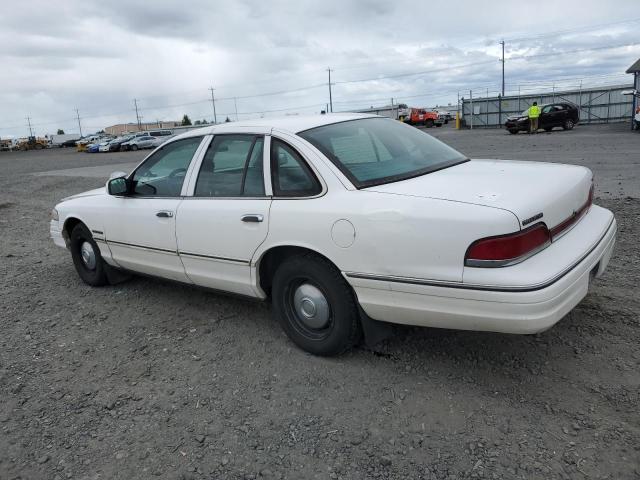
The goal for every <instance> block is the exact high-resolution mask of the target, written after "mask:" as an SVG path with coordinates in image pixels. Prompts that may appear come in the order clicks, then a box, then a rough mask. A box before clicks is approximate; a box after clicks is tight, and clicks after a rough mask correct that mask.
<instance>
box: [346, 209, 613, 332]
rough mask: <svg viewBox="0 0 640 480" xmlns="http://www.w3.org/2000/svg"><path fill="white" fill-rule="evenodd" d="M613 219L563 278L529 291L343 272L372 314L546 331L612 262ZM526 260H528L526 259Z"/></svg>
mask: <svg viewBox="0 0 640 480" xmlns="http://www.w3.org/2000/svg"><path fill="white" fill-rule="evenodd" d="M616 228H617V227H616V222H615V219H613V216H611V221H610V223H609V226H608V228H607V229H606V231H605V233H604V235H602V236H601V237H600V239H599V240H598V241H597V243H596V244H595V245H594V246H593V247H592V248H591V250H589V251H588V252H587V253H586V254H585V256H584V257H583V258H582V259H581V260H580V261H579V262H578V263H576V264H575V265H573V266H572V268H571V269H570V270H568V271H566V272H565V273H564V274H563V275H562V276H561V277H559V278H557V279H555V280H553V281H552V283H550V284H546V285H544V286H540V285H533V286H532V288H531V289H529V290H527V289H525V288H522V286H520V287H518V288H522V289H521V290H514V291H508V290H497V289H490V290H489V289H488V290H482V289H481V288H474V289H470V288H465V287H464V286H461V287H460V288H451V287H446V286H436V285H423V284H415V283H402V282H401V281H395V280H394V281H393V282H388V283H387V282H384V281H381V280H380V279H375V280H374V279H371V278H354V277H353V276H350V275H351V274H345V277H346V278H347V281H349V283H350V284H351V285H352V286H353V288H354V290H355V292H356V295H357V297H358V301H359V302H360V305H361V306H362V308H363V310H364V311H365V312H366V313H367V315H369V316H370V317H371V318H373V319H376V320H383V321H388V322H392V323H400V324H408V325H418V326H425V327H437V328H450V329H459V330H478V331H492V332H503V333H518V334H530V333H537V332H541V331H544V330H546V329H548V328H550V327H551V326H553V325H554V324H555V323H557V322H558V321H559V320H561V319H562V318H563V317H564V316H565V315H566V314H567V313H569V312H570V311H571V310H572V309H573V308H574V307H575V306H576V305H577V304H578V303H580V301H581V300H582V299H583V298H584V297H585V296H586V295H587V292H588V289H589V284H590V282H591V281H592V280H593V278H597V277H599V276H601V275H602V273H603V272H604V270H605V269H606V267H607V264H608V263H609V260H610V258H611V255H612V253H613V248H614V245H615V237H616ZM525 263H526V262H525Z"/></svg>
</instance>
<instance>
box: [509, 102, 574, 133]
mask: <svg viewBox="0 0 640 480" xmlns="http://www.w3.org/2000/svg"><path fill="white" fill-rule="evenodd" d="M540 109H541V110H542V111H541V113H540V119H539V120H538V127H539V128H543V129H545V130H546V131H547V132H550V131H551V130H552V129H553V127H562V128H563V129H564V130H571V129H572V128H573V127H574V126H575V125H576V124H577V123H578V121H579V119H580V115H579V113H578V107H576V106H575V105H573V104H571V103H550V104H547V105H541V106H540ZM527 111H528V109H527V110H525V111H524V112H522V114H521V115H512V116H510V117H508V118H507V121H506V122H505V123H504V126H505V127H506V128H507V130H509V133H518V132H520V131H523V132H528V131H529V117H528V114H527Z"/></svg>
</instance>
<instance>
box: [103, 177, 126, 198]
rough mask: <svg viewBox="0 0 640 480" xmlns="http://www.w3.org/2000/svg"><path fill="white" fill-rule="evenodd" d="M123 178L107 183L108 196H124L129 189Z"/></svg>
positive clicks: (113, 179)
mask: <svg viewBox="0 0 640 480" xmlns="http://www.w3.org/2000/svg"><path fill="white" fill-rule="evenodd" d="M128 187H129V186H128V185H127V179H126V178H125V177H118V178H112V179H111V180H109V181H108V182H107V192H109V195H126V194H127V192H128V190H129V188H128Z"/></svg>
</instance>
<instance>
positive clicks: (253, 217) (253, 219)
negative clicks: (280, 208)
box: [241, 213, 264, 223]
mask: <svg viewBox="0 0 640 480" xmlns="http://www.w3.org/2000/svg"><path fill="white" fill-rule="evenodd" d="M241 220H242V221H243V222H249V223H258V222H261V221H263V220H264V216H263V215H260V214H255V213H250V214H247V215H243V216H242V218H241Z"/></svg>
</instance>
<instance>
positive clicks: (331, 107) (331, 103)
mask: <svg viewBox="0 0 640 480" xmlns="http://www.w3.org/2000/svg"><path fill="white" fill-rule="evenodd" d="M327 72H329V109H330V111H331V113H333V99H332V98H331V68H329V67H327Z"/></svg>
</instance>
